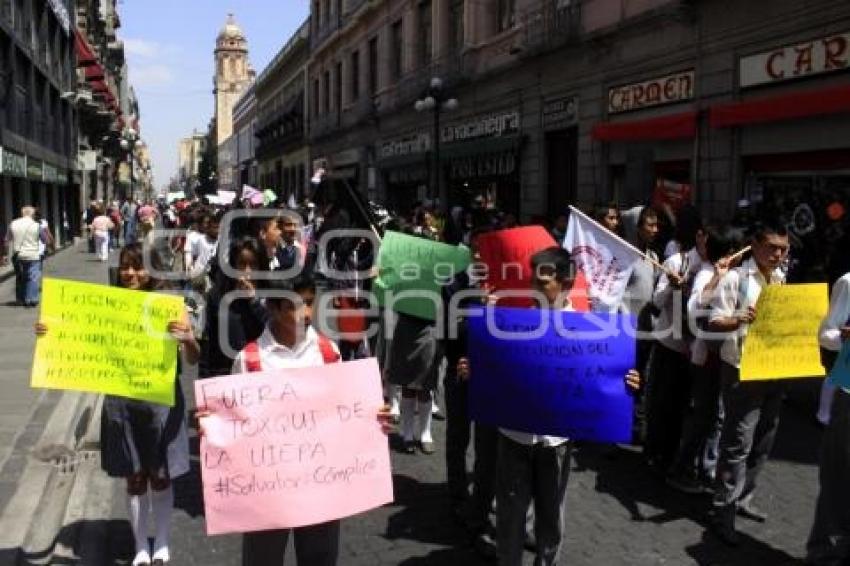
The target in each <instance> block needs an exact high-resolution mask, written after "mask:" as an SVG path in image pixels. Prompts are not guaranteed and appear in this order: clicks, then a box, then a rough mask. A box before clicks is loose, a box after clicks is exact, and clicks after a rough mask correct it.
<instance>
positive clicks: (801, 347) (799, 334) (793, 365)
mask: <svg viewBox="0 0 850 566" xmlns="http://www.w3.org/2000/svg"><path fill="white" fill-rule="evenodd" d="M828 308H829V299H828V297H827V286H826V283H806V284H799V285H768V286H767V287H765V288H764V290H763V291H762V292H761V295H759V300H758V303H757V304H756V319H755V321H754V322H753V324H751V325H750V327H749V329H748V331H747V337H746V339H745V340H744V350H743V352H742V355H741V380H744V381H749V380H763V379H793V378H797V377H822V376H824V375H825V370H824V367H823V366H822V365H821V359H820V348H819V345H818V329H819V328H820V323H821V321H822V320H823V318H824V317H825V316H826V312H827V310H828Z"/></svg>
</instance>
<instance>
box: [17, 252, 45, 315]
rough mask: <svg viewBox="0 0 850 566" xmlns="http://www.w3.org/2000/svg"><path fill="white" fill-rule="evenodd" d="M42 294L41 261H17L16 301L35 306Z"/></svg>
mask: <svg viewBox="0 0 850 566" xmlns="http://www.w3.org/2000/svg"><path fill="white" fill-rule="evenodd" d="M40 294H41V261H39V260H36V261H27V260H21V259H19V260H16V265H15V300H16V301H17V302H18V303H21V304H24V305H30V306H35V305H37V304H38V301H39V298H40Z"/></svg>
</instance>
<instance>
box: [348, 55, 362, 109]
mask: <svg viewBox="0 0 850 566" xmlns="http://www.w3.org/2000/svg"><path fill="white" fill-rule="evenodd" d="M349 76H350V80H351V87H350V90H349V94H350V98H351V102H356V101H357V99H359V98H360V52H359V51H355V52H354V53H352V54H351V66H350V68H349Z"/></svg>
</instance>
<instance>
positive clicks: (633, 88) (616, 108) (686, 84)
mask: <svg viewBox="0 0 850 566" xmlns="http://www.w3.org/2000/svg"><path fill="white" fill-rule="evenodd" d="M693 97H694V70H693V69H690V70H687V71H682V72H680V73H674V74H672V75H667V76H664V77H660V78H657V79H651V80H648V81H644V82H641V83H634V84H629V85H624V86H618V87H614V88H612V89H609V90H608V114H619V113H621V112H628V111H630V110H638V109H641V108H650V107H652V106H661V105H663V104H673V103H675V102H683V101H685V100H691V99H692V98H693Z"/></svg>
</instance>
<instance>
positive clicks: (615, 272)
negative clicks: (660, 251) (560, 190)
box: [564, 206, 642, 311]
mask: <svg viewBox="0 0 850 566" xmlns="http://www.w3.org/2000/svg"><path fill="white" fill-rule="evenodd" d="M564 248H566V250H567V251H568V252H570V254H571V255H572V257H573V261H574V262H575V264H576V267H577V268H578V269H579V270H580V271H581V272H582V273H584V276H585V278H586V279H587V283H588V287H589V294H590V297H591V299H593V301H594V303H596V304H597V305H598V307H595V310H605V311H613V310H615V309H616V308H617V307H618V306H619V304H620V302H621V300H622V298H623V292H624V291H625V290H626V284H627V283H628V282H629V277H630V276H631V274H632V269H633V268H634V266H635V264H636V263H637V262H638V261H641V260H642V256H641V254H640V252H638V250H637V249H636V248H635V247H634V246H631V245H629V244H628V243H627V242H626V241H625V240H623V239H622V238H620V237H618V236H617V235H615V234H613V233H612V232H610V231H608V230H606V229H605V228H603V227H602V226H600V225H599V224H598V223H596V222H594V221H593V220H592V219H590V218H588V217H587V216H586V215H585V214H584V213H583V212H581V211H580V210H578V209H577V208H574V207H572V206H571V207H570V220H569V224H568V225H567V235H566V237H565V238H564Z"/></svg>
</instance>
